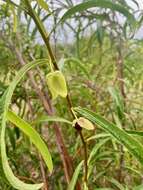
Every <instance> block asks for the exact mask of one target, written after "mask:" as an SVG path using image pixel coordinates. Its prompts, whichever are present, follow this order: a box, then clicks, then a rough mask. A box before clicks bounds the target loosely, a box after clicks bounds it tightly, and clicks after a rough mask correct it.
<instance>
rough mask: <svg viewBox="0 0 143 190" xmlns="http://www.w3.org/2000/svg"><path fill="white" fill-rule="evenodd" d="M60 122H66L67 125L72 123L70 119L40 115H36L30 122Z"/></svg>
mask: <svg viewBox="0 0 143 190" xmlns="http://www.w3.org/2000/svg"><path fill="white" fill-rule="evenodd" d="M50 121H53V122H62V123H67V124H69V125H72V122H71V121H68V120H67V119H64V118H61V117H56V116H41V117H38V118H37V119H36V120H34V121H33V122H32V124H34V123H42V122H50Z"/></svg>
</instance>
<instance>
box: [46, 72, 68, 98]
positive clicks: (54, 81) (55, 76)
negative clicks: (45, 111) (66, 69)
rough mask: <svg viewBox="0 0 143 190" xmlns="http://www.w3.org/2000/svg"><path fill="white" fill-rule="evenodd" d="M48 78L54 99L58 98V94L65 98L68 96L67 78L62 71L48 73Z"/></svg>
mask: <svg viewBox="0 0 143 190" xmlns="http://www.w3.org/2000/svg"><path fill="white" fill-rule="evenodd" d="M46 79H47V84H48V87H49V90H50V92H51V94H52V98H53V99H55V98H57V96H58V95H59V96H61V97H63V98H65V97H66V96H67V85H66V80H65V77H64V75H63V74H62V72H61V71H55V72H51V73H49V74H47V76H46Z"/></svg>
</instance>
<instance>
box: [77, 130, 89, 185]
mask: <svg viewBox="0 0 143 190" xmlns="http://www.w3.org/2000/svg"><path fill="white" fill-rule="evenodd" d="M78 133H79V135H80V138H81V140H82V143H83V149H84V170H85V171H84V182H85V183H86V185H87V175H88V165H87V144H86V142H85V140H84V137H83V134H82V130H78Z"/></svg>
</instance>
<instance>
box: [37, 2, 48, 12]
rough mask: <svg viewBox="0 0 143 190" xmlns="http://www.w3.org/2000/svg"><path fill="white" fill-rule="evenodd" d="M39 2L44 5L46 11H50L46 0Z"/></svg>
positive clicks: (41, 5)
mask: <svg viewBox="0 0 143 190" xmlns="http://www.w3.org/2000/svg"><path fill="white" fill-rule="evenodd" d="M37 3H38V4H39V6H40V7H42V8H43V9H45V10H46V11H49V6H48V4H47V3H46V2H45V1H44V0H37Z"/></svg>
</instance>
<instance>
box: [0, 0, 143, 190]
mask: <svg viewBox="0 0 143 190" xmlns="http://www.w3.org/2000/svg"><path fill="white" fill-rule="evenodd" d="M82 2H85V1H84V0H81V1H73V0H65V1H61V0H48V1H47V4H48V5H49V10H50V11H46V10H44V9H43V7H41V6H39V4H38V3H37V2H36V1H32V7H33V9H35V11H36V12H37V14H38V15H39V17H40V19H41V21H42V22H43V23H44V25H45V28H46V29H47V31H48V32H49V33H50V32H51V33H50V42H51V44H52V45H51V46H52V49H53V52H54V55H55V57H56V59H57V61H58V62H57V63H58V66H59V68H60V70H61V71H62V72H63V73H64V76H65V78H66V80H67V82H68V90H69V93H70V96H71V100H72V104H73V106H74V107H77V106H81V107H86V108H88V109H90V110H93V111H95V112H96V113H98V114H100V115H102V116H104V117H105V118H107V119H108V120H110V121H111V122H113V123H115V124H116V125H117V126H118V127H123V128H124V129H125V130H133V131H142V130H143V74H142V73H143V42H142V37H141V36H140V35H138V31H139V30H140V28H141V27H142V21H143V10H142V7H141V6H140V4H139V1H138V0H130V1H126V0H112V2H113V3H115V4H119V5H121V6H123V7H124V8H126V9H127V10H128V11H129V12H130V13H131V14H132V15H134V17H135V20H136V23H134V24H133V25H132V23H130V22H129V21H128V19H127V18H126V17H125V16H124V15H123V14H120V13H119V12H117V11H114V10H112V9H106V8H100V7H98V8H92V9H87V10H85V11H82V12H80V13H76V14H74V15H72V18H70V19H67V20H65V21H64V22H63V23H60V24H58V22H59V20H60V18H61V17H62V15H63V14H64V12H66V11H67V10H68V9H70V8H71V7H73V6H75V5H76V4H78V3H82ZM15 3H16V5H15ZM23 4H24V1H20V2H18V1H15V2H14V3H12V1H1V3H0V97H2V95H3V94H4V92H5V90H6V89H7V87H8V86H9V84H10V82H11V81H12V80H13V78H14V77H15V76H16V74H17V71H18V70H19V69H20V68H21V67H22V65H23V60H24V62H25V63H28V62H30V61H33V60H35V59H42V58H47V56H48V52H47V50H46V47H45V45H44V43H43V40H42V38H41V35H40V33H39V32H38V28H37V27H36V26H35V24H34V22H33V20H32V19H31V17H29V16H28V15H27V14H26V13H25V12H24V11H23V9H21V7H23ZM55 26H56V27H55ZM49 71H50V70H49V67H48V66H47V65H44V66H40V67H38V66H37V67H36V68H35V69H34V70H32V73H31V75H32V78H31V75H25V77H24V79H23V81H22V82H21V83H20V84H19V85H18V86H17V88H16V90H15V92H14V94H13V97H12V102H11V108H12V109H13V110H14V111H15V112H16V113H17V114H18V115H19V116H20V117H22V118H24V119H25V120H27V121H29V123H31V124H32V125H33V127H34V128H35V129H36V130H37V131H38V132H39V133H40V134H41V136H42V137H43V139H44V140H45V142H46V143H47V145H48V147H49V150H50V152H51V155H52V158H53V163H54V170H53V173H52V174H49V173H48V171H47V169H46V168H45V165H44V163H43V161H42V159H41V157H40V155H39V153H38V152H37V150H36V149H35V148H34V147H33V145H32V143H31V142H30V140H29V139H28V138H27V137H26V136H25V135H24V134H23V133H22V132H20V131H19V129H18V128H16V127H14V126H13V125H12V124H10V123H9V124H8V126H7V133H6V142H7V155H8V158H9V163H10V165H11V168H12V169H13V171H14V173H15V175H16V176H17V177H18V178H20V179H22V180H23V181H26V182H29V183H36V182H37V181H42V179H43V170H44V173H45V176H46V181H47V187H45V189H46V188H47V189H50V190H64V189H67V182H66V180H65V177H64V170H63V165H62V161H61V159H60V155H59V151H58V148H57V144H56V138H55V131H54V130H53V127H52V126H53V122H43V123H42V124H41V123H40V124H38V122H37V123H34V121H35V120H38V118H40V117H41V116H42V115H46V112H45V109H44V106H43V105H42V102H41V99H40V98H39V94H38V91H40V92H42V93H43V95H44V97H45V98H46V99H47V100H49V101H50V102H51V95H50V93H49V90H48V88H47V85H46V80H45V76H46V74H47V73H48V72H49ZM32 80H33V81H34V82H33V81H32ZM31 81H32V82H31ZM119 103H120V104H119ZM121 105H122V106H121ZM51 106H52V107H53V109H54V112H55V115H56V116H58V117H63V118H65V119H67V120H70V121H72V118H71V116H70V113H69V111H68V107H67V103H66V100H65V99H62V98H60V97H58V98H57V99H55V100H53V101H52V102H51ZM122 114H123V117H122ZM59 128H60V131H61V133H62V137H63V140H64V144H65V146H66V149H67V150H68V154H69V155H70V158H71V160H72V162H73V165H74V168H76V166H77V165H78V163H79V162H80V161H81V160H82V159H83V157H84V155H83V150H82V146H83V145H82V143H81V141H80V138H79V136H78V135H77V133H76V131H74V130H73V128H72V127H71V126H69V125H68V124H65V123H60V124H59ZM83 134H84V138H85V140H86V142H87V145H88V155H89V154H90V153H91V151H93V152H94V153H93V154H94V156H93V157H92V159H91V163H90V167H89V168H90V169H89V170H90V172H91V174H90V177H89V180H88V184H89V189H91V190H94V189H96V188H97V189H98V188H104V189H121V190H123V189H133V187H136V186H139V185H141V184H142V182H143V167H142V166H141V165H140V164H139V163H138V161H137V160H136V159H135V158H134V157H132V156H131V155H130V153H129V152H128V151H127V149H126V148H124V147H121V145H120V144H119V143H118V142H117V141H115V139H114V138H113V137H111V136H109V134H107V133H106V132H105V131H103V130H102V129H100V128H98V127H97V126H95V130H94V131H91V132H90V131H86V130H83ZM135 137H136V138H137V139H138V140H139V141H140V142H141V144H142V143H143V138H142V137H138V136H135ZM80 179H82V172H81V173H80V175H79V180H80ZM0 189H1V190H8V189H9V190H13V189H14V188H13V187H11V185H10V184H9V183H8V181H7V180H6V178H5V176H4V174H3V170H2V168H0ZM134 189H135V188H134ZM136 189H137V188H136ZM138 189H143V187H138Z"/></svg>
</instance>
